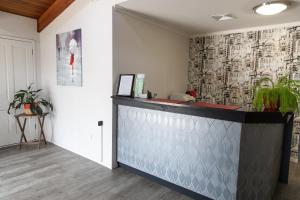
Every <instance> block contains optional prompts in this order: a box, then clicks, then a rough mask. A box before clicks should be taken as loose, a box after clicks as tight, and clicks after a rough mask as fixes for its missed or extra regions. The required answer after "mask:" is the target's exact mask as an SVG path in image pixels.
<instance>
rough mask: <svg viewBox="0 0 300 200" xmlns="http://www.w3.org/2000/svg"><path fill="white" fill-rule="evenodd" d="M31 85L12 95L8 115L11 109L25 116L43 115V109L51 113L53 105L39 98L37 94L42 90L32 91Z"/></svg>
mask: <svg viewBox="0 0 300 200" xmlns="http://www.w3.org/2000/svg"><path fill="white" fill-rule="evenodd" d="M32 86H33V84H31V85H29V86H28V87H27V88H26V89H25V90H19V91H17V92H16V94H15V95H14V99H13V101H12V102H11V103H10V104H9V108H8V111H7V112H8V114H10V111H11V109H15V110H18V109H21V108H23V111H24V113H25V114H27V115H30V114H38V115H41V114H43V107H44V108H46V109H50V110H51V111H53V105H52V103H50V102H49V101H47V100H45V99H43V98H40V97H39V93H40V92H41V91H42V89H38V90H34V89H33V87H32Z"/></svg>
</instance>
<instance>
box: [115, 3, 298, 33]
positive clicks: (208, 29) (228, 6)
mask: <svg viewBox="0 0 300 200" xmlns="http://www.w3.org/2000/svg"><path fill="white" fill-rule="evenodd" d="M265 1H267V0H128V1H127V2H124V3H121V4H119V6H121V7H123V8H125V9H127V10H130V11H131V12H134V13H136V14H140V15H144V16H147V17H151V18H152V19H154V20H156V21H157V20H158V21H160V22H162V23H167V24H169V25H170V26H172V27H175V28H177V29H179V30H181V31H184V32H185V33H187V34H189V35H194V34H205V33H212V32H218V31H226V30H231V29H241V28H249V27H256V26H266V25H275V24H283V23H290V22H299V24H300V6H299V5H300V0H296V1H293V2H292V6H291V7H290V8H289V9H288V10H287V11H285V12H283V13H280V14H278V15H275V16H260V15H257V14H255V13H254V12H253V10H252V8H253V7H254V6H256V5H258V4H261V3H263V2H265ZM228 13H231V14H233V15H234V16H235V17H237V19H234V20H231V21H221V22H217V21H215V20H214V19H212V18H211V16H212V15H219V14H228Z"/></svg>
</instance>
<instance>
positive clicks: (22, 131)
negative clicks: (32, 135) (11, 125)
mask: <svg viewBox="0 0 300 200" xmlns="http://www.w3.org/2000/svg"><path fill="white" fill-rule="evenodd" d="M16 119H17V122H18V125H19V128H20V130H21V138H20V144H19V145H20V149H21V147H22V141H23V138H24V141H25V142H26V143H27V139H26V136H25V127H26V122H27V118H25V119H24V122H23V126H22V125H21V122H20V119H19V117H16Z"/></svg>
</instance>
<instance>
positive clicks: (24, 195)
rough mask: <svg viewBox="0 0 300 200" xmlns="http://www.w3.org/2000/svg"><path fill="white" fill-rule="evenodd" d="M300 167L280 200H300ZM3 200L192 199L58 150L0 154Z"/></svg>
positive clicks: (279, 191)
mask: <svg viewBox="0 0 300 200" xmlns="http://www.w3.org/2000/svg"><path fill="white" fill-rule="evenodd" d="M299 170H300V167H299V165H296V164H292V165H291V174H290V177H291V179H290V180H291V181H290V184H289V185H281V184H280V185H279V186H278V189H277V191H276V195H275V200H298V199H300V172H299ZM0 199H1V200H124V199H129V200H177V199H178V200H190V198H188V197H186V196H184V195H181V194H179V193H177V192H175V191H172V190H170V189H168V188H166V187H164V186H161V185H159V184H157V183H154V182H152V181H150V180H147V179H145V178H143V177H140V176H138V175H135V174H132V173H130V172H127V171H125V170H124V169H121V168H118V169H115V170H112V171H111V170H109V169H106V168H104V167H101V166H100V165H99V164H97V163H94V162H92V161H89V160H87V159H85V158H82V157H80V156H78V155H76V154H73V153H71V152H69V151H66V150H64V149H61V148H59V147H57V146H55V145H48V146H47V147H46V148H43V149H40V150H37V149H36V147H35V146H26V147H24V148H23V149H22V150H19V149H17V148H16V147H14V148H9V149H4V150H1V149H0Z"/></svg>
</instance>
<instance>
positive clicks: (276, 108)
mask: <svg viewBox="0 0 300 200" xmlns="http://www.w3.org/2000/svg"><path fill="white" fill-rule="evenodd" d="M279 107H280V102H279V100H278V101H277V103H275V102H272V101H271V102H270V106H269V107H267V106H266V103H265V101H264V112H279Z"/></svg>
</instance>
